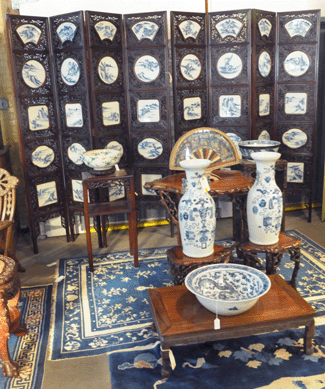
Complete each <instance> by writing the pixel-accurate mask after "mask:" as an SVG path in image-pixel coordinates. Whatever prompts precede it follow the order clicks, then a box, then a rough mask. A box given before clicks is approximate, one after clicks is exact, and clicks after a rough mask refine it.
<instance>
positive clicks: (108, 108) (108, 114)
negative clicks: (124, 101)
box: [102, 101, 121, 126]
mask: <svg viewBox="0 0 325 389" xmlns="http://www.w3.org/2000/svg"><path fill="white" fill-rule="evenodd" d="M102 115H103V124H104V126H114V125H116V124H120V123H121V116H120V103H119V102H118V101H106V102H105V103H103V104H102Z"/></svg>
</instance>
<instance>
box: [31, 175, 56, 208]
mask: <svg viewBox="0 0 325 389" xmlns="http://www.w3.org/2000/svg"><path fill="white" fill-rule="evenodd" d="M36 191H37V199H38V206H39V207H40V208H41V207H46V206H47V205H50V204H55V203H57V202H58V193H57V190H56V182H55V181H49V182H45V183H44V184H39V185H36Z"/></svg>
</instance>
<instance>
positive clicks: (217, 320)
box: [214, 303, 220, 330]
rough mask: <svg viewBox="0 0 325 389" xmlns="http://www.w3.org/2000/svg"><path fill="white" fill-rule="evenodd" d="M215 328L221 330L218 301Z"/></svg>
mask: <svg viewBox="0 0 325 389" xmlns="http://www.w3.org/2000/svg"><path fill="white" fill-rule="evenodd" d="M214 329H215V330H220V319H219V318H218V303H216V318H215V319H214Z"/></svg>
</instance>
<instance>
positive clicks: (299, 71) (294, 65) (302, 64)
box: [284, 51, 310, 77]
mask: <svg viewBox="0 0 325 389" xmlns="http://www.w3.org/2000/svg"><path fill="white" fill-rule="evenodd" d="M309 64H310V62H309V57H308V55H307V54H306V53H304V52H303V51H293V52H292V53H290V54H289V55H288V56H287V58H286V59H285V61H284V70H285V71H286V72H287V73H288V74H290V76H293V77H299V76H302V75H303V74H305V73H306V72H307V70H308V68H309Z"/></svg>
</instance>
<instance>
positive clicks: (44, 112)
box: [27, 105, 50, 131]
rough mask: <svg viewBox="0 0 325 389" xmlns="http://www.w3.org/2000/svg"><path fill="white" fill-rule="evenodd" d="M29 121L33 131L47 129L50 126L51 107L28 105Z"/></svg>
mask: <svg viewBox="0 0 325 389" xmlns="http://www.w3.org/2000/svg"><path fill="white" fill-rule="evenodd" d="M27 112H28V123H29V129H30V130H31V131H38V130H46V129H48V128H49V127H50V121H49V109H48V107H47V105H32V106H30V107H28V110H27Z"/></svg>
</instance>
